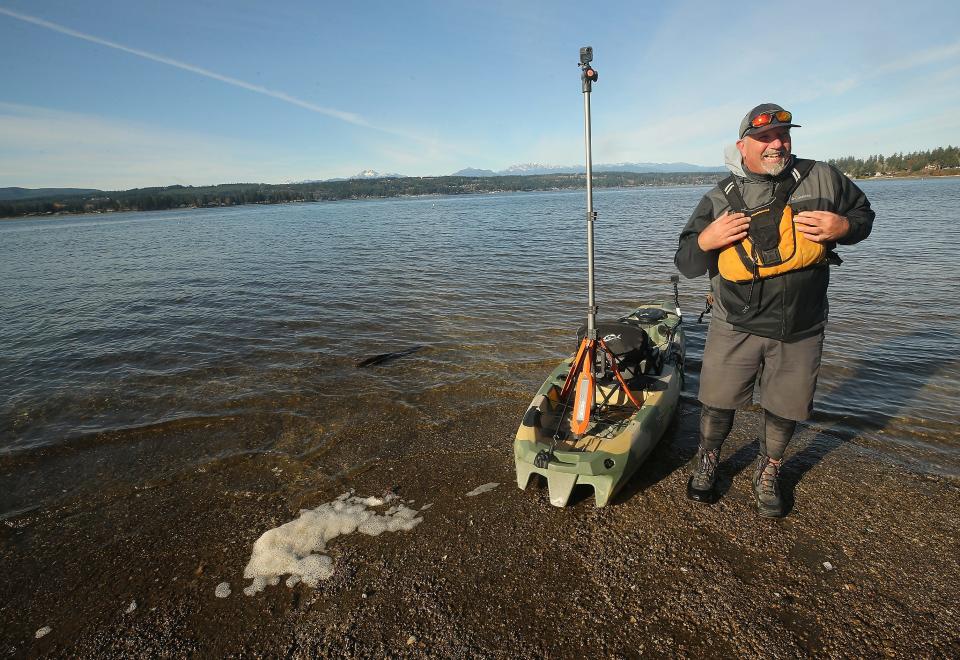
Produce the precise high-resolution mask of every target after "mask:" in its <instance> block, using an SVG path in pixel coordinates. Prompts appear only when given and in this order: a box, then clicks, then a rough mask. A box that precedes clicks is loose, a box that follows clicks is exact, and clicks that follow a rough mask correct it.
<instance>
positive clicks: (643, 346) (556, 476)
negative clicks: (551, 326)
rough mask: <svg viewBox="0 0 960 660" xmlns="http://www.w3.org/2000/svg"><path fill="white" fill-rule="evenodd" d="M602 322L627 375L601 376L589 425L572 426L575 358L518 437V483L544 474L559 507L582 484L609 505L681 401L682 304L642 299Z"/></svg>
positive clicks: (541, 394)
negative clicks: (567, 388) (570, 388)
mask: <svg viewBox="0 0 960 660" xmlns="http://www.w3.org/2000/svg"><path fill="white" fill-rule="evenodd" d="M596 327H597V331H598V336H599V337H600V338H601V339H603V340H604V342H605V344H606V345H607V346H608V347H609V350H610V352H611V353H612V354H613V356H614V359H615V361H616V363H617V367H618V371H619V373H620V375H621V376H622V379H621V378H614V376H613V375H607V376H606V377H600V378H598V379H597V380H596V382H595V383H594V396H593V399H594V401H593V403H594V406H593V412H592V414H591V415H590V419H589V426H588V427H587V428H586V431H584V432H583V433H580V434H577V433H573V432H572V431H571V428H570V426H571V416H572V414H573V401H572V397H571V396H569V395H567V396H564V397H561V393H562V392H563V390H564V384H565V382H566V380H567V377H568V374H569V373H570V370H571V366H572V365H573V362H574V359H575V357H574V356H571V357H569V358H567V359H566V360H564V361H562V362H561V363H560V364H559V365H558V366H557V368H556V369H554V370H553V372H552V373H551V374H550V375H549V376H548V377H547V379H546V381H544V383H543V385H542V386H541V387H540V389H539V390H538V391H537V394H536V396H535V397H534V399H533V402H532V403H531V404H530V407H529V408H527V411H526V413H525V414H524V416H523V421H522V422H521V424H520V428H519V429H518V430H517V436H516V439H515V440H514V443H513V451H514V458H515V460H516V465H517V486H519V487H520V489H522V490H526V488H527V485H528V484H529V482H530V477H531V476H532V475H534V474H538V475H541V476H542V477H545V478H546V481H547V488H548V490H549V493H550V503H551V504H552V505H554V506H558V507H562V506H566V505H567V502H568V501H569V500H570V495H571V494H572V493H573V490H574V487H575V486H577V485H586V486H592V487H593V491H594V501H595V503H596V506H598V507H602V506H606V505H607V504H608V503H609V501H610V498H611V497H613V495H614V494H616V492H617V491H618V490H620V488H622V487H623V485H624V484H625V483H626V482H627V481H629V479H630V477H631V476H633V474H634V472H636V470H637V468H638V467H640V465H641V464H642V463H643V461H644V460H646V458H647V456H648V455H649V454H650V452H651V451H652V450H653V448H654V447H655V446H656V445H657V442H659V440H660V438H661V436H662V435H663V433H664V431H665V430H666V429H667V427H668V426H669V425H670V422H671V420H672V419H673V415H674V412H675V411H676V409H677V403H678V401H679V399H680V389H681V387H682V381H683V360H684V354H685V344H686V339H685V336H684V332H683V326H682V325H681V317H680V315H679V314H678V313H677V310H676V308H675V307H671V306H669V305H668V304H667V303H661V302H655V303H648V304H642V305H640V306H639V307H638V308H637V309H636V310H635V311H634V312H633V313H631V314H629V315H628V316H625V317H623V318H621V319H618V320H617V321H614V322H606V323H598V324H597V326H596ZM583 332H584V328H581V330H580V334H581V336H582V335H583ZM621 381H622V383H623V384H625V385H626V386H627V388H628V389H629V392H626V391H624V388H623V386H622V384H621ZM564 399H565V400H564ZM637 404H639V406H638V405H637Z"/></svg>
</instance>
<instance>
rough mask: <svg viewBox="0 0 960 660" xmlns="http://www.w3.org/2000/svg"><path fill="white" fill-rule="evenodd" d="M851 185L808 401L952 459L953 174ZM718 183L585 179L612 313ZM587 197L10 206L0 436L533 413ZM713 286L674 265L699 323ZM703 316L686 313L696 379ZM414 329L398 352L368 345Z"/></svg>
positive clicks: (0, 242) (581, 303)
mask: <svg viewBox="0 0 960 660" xmlns="http://www.w3.org/2000/svg"><path fill="white" fill-rule="evenodd" d="M862 187H863V188H864V190H865V191H866V193H867V195H868V196H869V197H870V199H871V202H872V203H873V206H874V208H875V210H876V211H877V216H878V217H877V221H876V224H875V229H874V233H873V235H872V236H871V237H870V238H869V239H868V240H867V241H865V242H863V243H861V244H860V245H857V246H853V247H846V248H841V250H840V253H841V255H842V256H843V257H844V259H845V263H844V265H843V266H841V267H840V268H838V269H836V270H835V271H834V274H833V283H832V284H831V321H830V326H829V329H828V338H827V342H826V347H825V354H824V367H823V370H822V372H821V378H820V387H819V390H818V394H817V401H816V408H817V410H818V412H817V415H816V417H815V418H814V419H813V420H812V422H811V424H813V425H819V426H820V427H821V428H822V429H825V430H826V431H828V432H832V433H835V434H836V435H837V436H838V437H843V438H848V437H852V436H856V437H858V438H860V439H861V440H860V441H861V442H862V443H864V444H865V445H867V446H869V447H871V448H872V450H875V451H877V452H879V453H881V454H885V455H887V457H888V458H891V459H892V460H897V458H898V457H899V456H901V455H903V454H905V453H906V454H909V455H910V456H913V457H914V459H913V462H914V464H916V465H918V466H919V469H923V470H931V471H935V472H945V473H950V474H958V473H960V438H958V433H957V430H956V423H957V420H958V418H960V414H958V401H960V368H958V364H960V311H958V307H957V302H958V298H960V296H958V294H957V288H956V281H957V279H956V273H957V272H958V267H960V258H958V256H957V252H956V249H955V247H956V246H957V245H958V244H960V229H958V226H957V223H956V220H955V218H954V215H955V212H954V202H955V201H956V200H957V199H958V198H960V179H936V180H907V181H870V182H864V183H863V184H862ZM705 190H706V189H705V188H702V187H667V188H636V189H625V190H601V191H597V193H596V195H595V205H596V208H597V210H598V211H599V214H600V219H599V223H598V225H597V248H596V250H597V254H596V261H597V287H598V304H599V305H600V309H601V314H600V315H601V317H602V318H603V317H606V318H609V317H615V316H617V315H619V314H621V313H624V312H626V311H628V310H630V309H631V308H632V306H633V305H634V303H635V302H636V301H639V300H644V299H667V298H669V296H670V285H669V283H668V278H669V275H670V274H671V273H672V272H674V270H673V265H672V259H673V251H674V250H675V247H676V239H677V235H678V233H679V230H680V228H681V227H682V226H683V224H684V222H685V221H686V219H687V216H688V215H689V213H690V212H691V211H692V209H693V208H694V206H695V205H696V203H697V201H698V199H699V198H700V196H701V195H702V194H703V193H704V192H705ZM584 202H585V200H584V195H583V192H582V191H572V192H545V193H520V194H503V195H474V196H458V197H439V198H434V197H426V198H411V199H390V200H371V201H349V202H337V203H322V204H302V205H282V206H246V207H237V208H229V209H184V210H178V211H164V212H154V213H141V214H126V213H124V214H115V215H97V216H78V217H59V218H46V219H27V220H16V221H5V222H2V223H0V276H2V281H3V283H4V296H3V300H2V301H0V305H2V307H0V346H2V347H3V350H2V352H0V458H2V457H3V456H7V457H8V459H10V458H11V457H22V456H46V455H47V454H50V455H55V454H57V452H60V453H62V452H64V451H70V452H73V451H77V452H83V451H88V450H89V448H90V447H99V446H102V445H103V444H104V443H109V444H110V446H112V447H114V450H115V451H116V452H119V453H122V451H123V447H124V443H125V442H127V441H131V439H133V438H136V439H138V441H139V440H141V439H142V438H143V437H144V434H145V433H149V434H152V435H151V436H150V437H152V438H155V439H156V440H155V442H156V452H157V455H158V456H159V457H162V456H163V455H164V452H165V451H167V449H168V448H169V451H171V452H172V451H173V445H174V443H175V441H174V440H171V439H170V438H172V437H179V436H178V434H182V432H183V431H184V429H191V428H194V429H195V428H203V429H207V431H205V432H204V433H202V434H201V433H199V432H196V433H193V435H192V436H191V438H192V439H191V444H192V445H193V449H192V451H193V454H191V456H193V458H192V459H191V460H198V461H202V460H203V458H204V457H209V456H223V455H229V454H231V453H233V452H244V451H251V450H257V449H258V448H259V449H263V448H264V447H269V448H271V449H272V450H282V451H290V452H295V453H300V454H302V453H304V452H310V451H315V450H316V449H317V448H318V447H320V446H321V445H322V444H323V443H324V442H329V438H330V437H331V436H332V435H336V434H337V433H344V432H346V430H347V429H350V428H354V427H357V426H360V425H364V424H370V423H371V420H378V423H380V424H381V425H382V428H381V430H383V429H386V431H385V432H386V433H388V434H391V435H393V436H401V435H402V434H403V433H404V432H410V429H411V428H412V426H411V424H412V423H413V422H412V421H411V420H413V419H419V420H423V419H426V420H433V421H437V420H442V419H444V418H445V417H447V416H449V415H452V414H454V412H455V411H456V410H458V409H461V408H463V407H475V406H483V405H485V404H489V403H496V402H503V401H515V402H518V403H517V405H516V412H517V415H518V420H519V415H520V414H521V413H522V410H523V407H524V404H523V403H522V402H523V401H525V400H526V399H527V398H529V396H530V395H532V393H533V391H534V390H535V388H536V386H537V385H538V384H539V381H540V380H541V379H542V378H543V377H544V376H545V374H546V373H547V372H548V371H549V370H550V368H551V365H552V364H553V363H554V362H555V361H556V359H557V358H558V357H559V356H561V355H564V354H567V353H568V352H570V351H572V350H573V348H574V341H575V339H574V333H575V331H576V328H577V326H578V325H579V323H581V321H582V317H583V315H584V308H585V304H586V303H585V300H586V282H585V280H586V278H585V271H586V257H585V254H584V253H585V248H584V244H585V221H584ZM706 287H707V283H706V281H705V279H703V278H701V279H699V280H695V281H685V282H683V283H682V296H681V304H682V306H683V307H684V308H685V310H686V313H687V318H688V320H689V321H690V322H693V321H695V318H696V315H697V313H699V311H700V309H701V308H702V296H703V294H704V293H705V291H706ZM705 329H706V325H701V326H697V325H691V326H689V330H688V332H689V347H688V349H689V358H690V371H691V376H692V377H691V378H690V379H689V382H688V384H687V388H688V389H687V392H686V393H685V395H686V396H687V397H689V398H691V399H692V398H694V397H695V394H696V386H697V381H696V371H697V368H698V365H699V357H700V353H701V351H702V347H703V339H704V334H705ZM417 345H422V346H423V348H422V349H421V350H419V351H418V352H417V353H415V354H413V355H411V356H409V357H406V358H403V359H402V360H399V361H397V362H396V363H394V364H393V365H391V366H390V367H381V368H375V369H356V368H354V364H355V363H356V361H357V360H359V359H361V358H363V357H366V356H369V355H372V354H376V353H382V352H386V351H395V350H403V349H406V348H410V347H412V346H417ZM291 428H292V429H295V430H294V431H292V432H291V431H290V429H291ZM405 429H406V431H405ZM218 431H219V433H218ZM205 438H210V439H209V442H208V441H207V440H205ZM500 440H504V439H500V438H498V439H497V441H500ZM506 440H507V441H508V440H509V439H506ZM205 442H208V444H204V443H205ZM508 447H509V445H508V444H506V442H505V444H504V451H509V448H508ZM44 452H46V453H44ZM171 455H172V454H171ZM162 460H163V459H162V458H158V462H160V463H162ZM171 460H173V459H171ZM40 472H42V467H41V469H40ZM8 476H9V475H8Z"/></svg>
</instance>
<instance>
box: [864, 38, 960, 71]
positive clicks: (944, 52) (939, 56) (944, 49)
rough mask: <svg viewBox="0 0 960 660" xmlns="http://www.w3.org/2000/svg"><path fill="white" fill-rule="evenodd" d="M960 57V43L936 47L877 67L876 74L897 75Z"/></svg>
mask: <svg viewBox="0 0 960 660" xmlns="http://www.w3.org/2000/svg"><path fill="white" fill-rule="evenodd" d="M957 56H960V41H958V42H956V43H953V44H949V45H947V46H936V47H934V48H928V49H927V50H924V51H921V52H919V53H915V54H913V55H910V56H908V57H904V58H902V59H899V60H895V61H893V62H888V63H887V64H884V65H882V66H880V67H877V69H876V73H877V74H878V75H879V74H884V73H896V72H898V71H907V70H909V69H914V68H916V67H918V66H923V65H925V64H933V63H935V62H941V61H943V60H949V59H953V58H956V57H957Z"/></svg>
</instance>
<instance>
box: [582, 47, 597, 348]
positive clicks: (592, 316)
mask: <svg viewBox="0 0 960 660" xmlns="http://www.w3.org/2000/svg"><path fill="white" fill-rule="evenodd" d="M592 60H593V47H592V46H584V47H583V48H581V49H580V70H581V74H580V78H581V80H582V81H583V142H584V145H585V146H586V153H587V338H588V339H596V338H597V305H596V300H595V297H594V283H593V225H594V222H595V221H596V219H597V212H596V211H594V210H593V150H592V146H591V142H592V139H591V131H590V92H591V91H592V89H593V83H595V82H596V80H597V71H596V69H594V68H593V67H592V66H590V62H591V61H592Z"/></svg>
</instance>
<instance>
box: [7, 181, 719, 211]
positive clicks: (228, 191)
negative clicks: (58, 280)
mask: <svg viewBox="0 0 960 660" xmlns="http://www.w3.org/2000/svg"><path fill="white" fill-rule="evenodd" d="M722 177H723V173H721V172H708V173H684V172H680V173H642V174H641V173H632V172H599V173H596V172H595V173H594V175H593V183H594V186H596V187H599V188H616V187H634V186H666V185H706V184H713V183H716V182H717V181H718V180H720V179H721V178H722ZM585 186H586V176H585V175H584V174H543V175H533V176H520V175H516V176H496V177H465V176H441V177H402V178H391V179H349V180H345V181H317V182H309V183H295V184H265V183H227V184H220V185H217V186H196V187H195V186H181V185H176V186H167V187H164V188H134V189H132V190H123V191H116V192H95V193H90V194H84V195H73V196H53V197H38V198H34V199H26V200H6V201H0V217H17V216H25V215H51V214H54V213H105V212H111V211H158V210H163V209H177V208H207V207H215V206H237V205H241V204H281V203H284V202H325V201H336V200H344V199H365V198H376V197H399V196H402V195H462V194H469V193H492V192H525V191H534V190H564V189H571V188H583V187H585Z"/></svg>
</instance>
